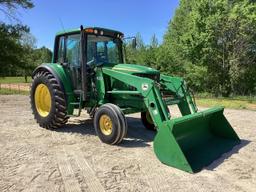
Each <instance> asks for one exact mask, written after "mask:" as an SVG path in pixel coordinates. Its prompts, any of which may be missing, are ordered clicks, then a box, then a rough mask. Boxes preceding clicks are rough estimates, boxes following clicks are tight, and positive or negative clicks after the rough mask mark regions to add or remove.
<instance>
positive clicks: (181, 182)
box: [0, 95, 256, 192]
mask: <svg viewBox="0 0 256 192" xmlns="http://www.w3.org/2000/svg"><path fill="white" fill-rule="evenodd" d="M0 105H1V108H0V114H1V116H0V148H1V149H0V191H189V192H191V191H195V192H197V191H207V192H208V191H216V192H217V191H256V112H253V111H246V110H228V109H227V110H225V111H226V112H225V114H226V117H227V118H228V120H229V121H230V123H231V124H232V126H233V127H234V129H235V130H236V132H237V133H238V135H239V136H240V138H241V139H242V143H241V144H240V145H239V146H237V147H235V148H234V149H233V150H232V151H231V152H230V153H227V154H225V155H224V156H223V157H221V158H220V159H219V160H217V161H215V162H214V163H213V164H211V165H210V166H209V167H206V168H205V169H204V170H203V171H201V172H199V173H197V174H189V173H186V172H183V171H180V170H177V169H175V168H172V167H168V166H165V165H163V164H161V163H160V162H159V161H158V160H157V158H156V157H155V155H154V152H153V149H152V140H153V138H154V133H153V132H150V131H146V130H145V128H143V126H142V125H141V123H140V119H138V117H139V114H135V115H132V116H129V117H128V124H129V129H128V136H127V138H126V139H125V141H124V142H123V143H122V144H121V145H119V146H109V145H105V144H103V143H101V142H100V141H99V139H98V138H97V136H96V135H95V132H94V129H93V126H92V122H91V120H90V119H88V117H87V115H86V114H83V115H82V117H80V118H79V119H78V118H72V119H71V120H70V121H69V123H68V124H67V125H66V127H64V128H62V129H59V130H56V131H50V130H46V129H42V128H40V127H38V125H37V124H36V123H35V121H34V119H33V117H32V115H31V111H30V105H29V99H28V97H27V96H15V95H13V96H0ZM174 111H175V110H174Z"/></svg>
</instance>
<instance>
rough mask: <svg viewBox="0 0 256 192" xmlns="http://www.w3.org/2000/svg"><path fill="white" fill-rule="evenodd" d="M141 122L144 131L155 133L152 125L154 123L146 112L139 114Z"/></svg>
mask: <svg viewBox="0 0 256 192" xmlns="http://www.w3.org/2000/svg"><path fill="white" fill-rule="evenodd" d="M141 121H142V124H143V125H144V127H146V129H148V130H151V131H156V126H155V125H154V122H153V120H152V118H151V116H150V113H149V112H148V111H146V112H141Z"/></svg>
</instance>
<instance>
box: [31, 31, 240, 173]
mask: <svg viewBox="0 0 256 192" xmlns="http://www.w3.org/2000/svg"><path fill="white" fill-rule="evenodd" d="M123 36H124V35H123V33H121V32H119V31H114V30H110V29H104V28H97V27H88V28H83V27H82V26H81V27H80V28H79V29H75V30H70V31H64V32H60V33H57V35H56V38H55V45H54V54H53V59H52V63H47V64H42V65H40V66H39V67H37V68H36V69H35V70H34V72H33V74H32V77H33V83H32V87H31V106H32V110H33V114H34V117H35V119H36V121H37V122H38V124H39V125H40V126H41V127H44V128H47V129H55V128H60V127H62V126H63V125H65V123H67V121H68V119H69V117H72V116H79V115H80V113H81V110H83V109H85V110H87V112H88V113H89V115H90V117H92V118H93V123H94V128H95V131H96V133H97V135H98V137H99V138H100V140H101V141H102V142H104V143H107V144H118V143H120V142H121V141H122V140H123V138H124V137H126V133H127V129H128V125H127V121H126V118H125V115H126V114H131V113H138V112H140V113H141V120H142V123H143V124H144V125H145V127H146V128H147V129H151V130H155V131H156V136H155V138H154V152H155V154H156V156H157V157H158V159H159V160H160V161H161V162H163V163H164V164H166V165H170V166H173V167H176V168H178V169H181V170H184V171H187V172H190V173H194V172H197V171H200V170H201V169H202V168H203V167H205V166H207V165H209V164H210V163H211V162H213V161H214V160H216V159H217V158H219V157H220V156H221V155H222V154H223V153H225V152H228V151H230V150H231V149H232V148H233V147H234V146H235V145H237V144H238V143H239V142H240V139H239V137H238V136H237V134H236V133H235V131H234V130H233V128H232V127H231V125H230V124H229V122H228V121H227V119H226V118H225V116H224V115H223V110H224V109H223V107H215V108H211V109H208V110H205V111H202V112H199V111H198V110H197V107H196V104H195V102H194V99H193V97H192V96H191V94H190V92H189V91H188V88H187V86H186V83H185V81H184V80H183V79H182V78H180V77H172V76H166V75H163V74H160V73H159V71H157V70H155V69H152V68H149V67H146V66H142V65H136V64H124V63H125V62H124V57H123V52H124V51H123V50H124V45H123V38H124V37H123ZM168 105H178V107H179V110H180V112H181V114H182V117H178V118H172V117H171V113H170V111H169V109H168Z"/></svg>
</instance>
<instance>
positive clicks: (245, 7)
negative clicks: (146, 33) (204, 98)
mask: <svg viewBox="0 0 256 192" xmlns="http://www.w3.org/2000/svg"><path fill="white" fill-rule="evenodd" d="M255 2H256V1H255V0H214V1H209V0H180V4H179V7H178V8H177V9H176V12H175V15H174V17H173V18H172V19H171V20H170V22H169V25H168V28H167V30H166V33H165V35H164V38H163V43H162V44H161V45H158V43H157V39H156V37H155V35H153V37H152V39H151V43H150V44H149V45H145V44H144V43H143V41H142V39H141V36H140V34H137V39H138V41H137V42H138V48H137V50H133V49H132V47H131V46H129V45H128V46H127V47H128V48H127V56H126V57H127V60H128V62H132V63H141V64H142V63H144V64H145V65H148V66H151V67H154V68H157V69H159V70H160V71H161V72H163V73H166V74H169V75H174V76H181V77H184V78H185V80H186V81H187V83H188V85H189V86H190V87H191V88H192V90H194V91H195V92H209V93H212V94H214V95H215V96H232V95H253V94H254V95H255V93H256V14H255V13H256V3H255Z"/></svg>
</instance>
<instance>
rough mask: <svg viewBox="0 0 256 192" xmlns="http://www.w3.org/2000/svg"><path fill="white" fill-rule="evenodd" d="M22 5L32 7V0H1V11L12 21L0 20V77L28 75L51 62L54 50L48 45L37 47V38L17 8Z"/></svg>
mask: <svg viewBox="0 0 256 192" xmlns="http://www.w3.org/2000/svg"><path fill="white" fill-rule="evenodd" d="M19 7H21V8H24V9H31V8H33V7H34V4H33V3H32V2H31V1H30V0H19V1H17V0H0V12H2V13H3V14H4V15H5V16H6V17H7V19H9V20H10V21H11V23H15V24H7V23H5V22H3V21H0V77H5V76H24V77H25V80H26V79H27V76H29V75H31V72H32V71H33V69H35V67H36V66H37V65H38V64H41V63H44V62H50V61H51V57H52V52H51V50H49V49H48V48H46V47H41V48H36V39H35V37H33V35H32V34H31V33H30V29H29V27H28V26H27V25H24V24H22V23H21V22H20V21H19V20H18V18H17V16H16V10H17V9H18V8H19Z"/></svg>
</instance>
